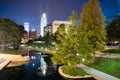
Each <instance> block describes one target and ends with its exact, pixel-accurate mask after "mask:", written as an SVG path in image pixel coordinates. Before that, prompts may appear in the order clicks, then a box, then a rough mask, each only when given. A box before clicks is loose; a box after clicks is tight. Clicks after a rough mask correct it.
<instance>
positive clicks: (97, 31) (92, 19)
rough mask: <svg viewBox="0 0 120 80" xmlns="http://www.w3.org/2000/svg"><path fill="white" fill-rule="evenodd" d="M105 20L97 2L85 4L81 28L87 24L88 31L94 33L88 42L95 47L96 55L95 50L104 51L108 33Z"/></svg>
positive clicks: (95, 0)
mask: <svg viewBox="0 0 120 80" xmlns="http://www.w3.org/2000/svg"><path fill="white" fill-rule="evenodd" d="M104 20H105V17H104V15H103V13H102V10H101V8H100V5H99V2H98V1H97V0H89V1H88V2H87V3H86V4H84V6H83V11H82V13H81V16H80V24H81V26H82V25H84V24H86V25H87V31H91V32H92V34H91V36H90V37H89V39H88V41H89V44H91V45H93V48H94V54H95V50H102V49H103V48H104V46H105V40H106V31H105V23H104ZM94 56H95V55H94Z"/></svg>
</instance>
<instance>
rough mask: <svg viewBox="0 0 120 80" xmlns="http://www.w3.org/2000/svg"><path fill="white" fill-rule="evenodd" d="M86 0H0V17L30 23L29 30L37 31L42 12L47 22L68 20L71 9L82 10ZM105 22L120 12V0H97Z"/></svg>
mask: <svg viewBox="0 0 120 80" xmlns="http://www.w3.org/2000/svg"><path fill="white" fill-rule="evenodd" d="M87 1H88V0H0V18H10V19H12V20H14V21H15V22H16V23H18V24H21V25H23V24H24V22H29V23H30V30H31V29H32V28H35V29H36V30H37V31H39V28H40V19H41V15H42V13H43V12H45V13H46V14H47V19H48V23H51V22H52V21H53V20H68V17H69V16H70V15H71V12H72V10H76V11H77V12H78V16H80V13H81V12H82V6H83V5H84V3H86V2H87ZM98 1H99V2H100V6H101V8H102V12H103V14H104V16H105V17H106V21H105V22H106V23H107V22H108V21H110V20H111V19H112V18H114V17H115V16H117V15H118V13H119V12H120V0H98Z"/></svg>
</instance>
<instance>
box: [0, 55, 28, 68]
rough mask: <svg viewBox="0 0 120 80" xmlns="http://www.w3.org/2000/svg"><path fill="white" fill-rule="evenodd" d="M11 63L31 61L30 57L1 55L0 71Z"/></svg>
mask: <svg viewBox="0 0 120 80" xmlns="http://www.w3.org/2000/svg"><path fill="white" fill-rule="evenodd" d="M11 61H18V62H20V61H23V62H24V61H29V56H24V57H23V56H21V55H11V54H0V70H2V69H3V68H4V67H6V66H7V65H8V64H9V63H10V62H11Z"/></svg>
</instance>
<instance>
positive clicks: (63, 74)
mask: <svg viewBox="0 0 120 80" xmlns="http://www.w3.org/2000/svg"><path fill="white" fill-rule="evenodd" d="M58 72H59V74H60V75H61V76H63V77H65V78H68V79H79V78H89V77H92V76H90V75H85V76H70V75H68V74H65V73H63V70H62V66H60V67H59V69H58Z"/></svg>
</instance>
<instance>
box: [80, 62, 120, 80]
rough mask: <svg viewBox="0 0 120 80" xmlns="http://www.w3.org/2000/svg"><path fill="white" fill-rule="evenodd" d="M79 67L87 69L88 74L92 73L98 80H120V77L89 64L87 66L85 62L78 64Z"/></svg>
mask: <svg viewBox="0 0 120 80" xmlns="http://www.w3.org/2000/svg"><path fill="white" fill-rule="evenodd" d="M78 67H79V68H82V69H83V70H85V71H86V72H87V73H88V74H91V75H92V76H93V77H94V78H96V79H97V80H120V79H118V78H116V77H113V76H111V75H108V74H106V73H103V72H101V71H98V70H96V69H93V68H90V67H87V66H85V65H83V64H80V65H78Z"/></svg>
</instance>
